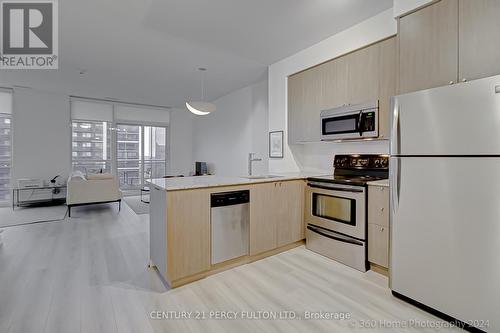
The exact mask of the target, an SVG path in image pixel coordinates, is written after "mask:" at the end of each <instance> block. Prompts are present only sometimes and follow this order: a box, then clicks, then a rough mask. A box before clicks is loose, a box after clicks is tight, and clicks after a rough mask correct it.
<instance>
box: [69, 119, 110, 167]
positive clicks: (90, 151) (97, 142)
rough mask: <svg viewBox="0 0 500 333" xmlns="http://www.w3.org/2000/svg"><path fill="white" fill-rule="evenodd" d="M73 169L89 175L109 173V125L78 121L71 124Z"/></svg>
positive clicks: (100, 122) (101, 122) (102, 122)
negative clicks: (101, 172)
mask: <svg viewBox="0 0 500 333" xmlns="http://www.w3.org/2000/svg"><path fill="white" fill-rule="evenodd" d="M71 128H72V131H73V134H72V137H73V142H72V145H71V146H72V147H73V151H72V154H71V155H72V164H73V169H75V170H83V171H85V172H89V173H95V172H100V171H101V170H102V171H103V172H111V155H110V143H111V135H110V133H109V124H108V123H107V122H105V121H92V122H91V121H80V120H73V123H72V126H71Z"/></svg>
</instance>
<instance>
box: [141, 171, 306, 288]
mask: <svg viewBox="0 0 500 333" xmlns="http://www.w3.org/2000/svg"><path fill="white" fill-rule="evenodd" d="M308 176H311V174H305V173H296V174H283V175H273V176H269V175H268V176H254V177H218V176H201V177H181V178H168V179H153V180H151V182H150V187H151V207H150V258H151V264H152V265H154V266H156V268H157V269H158V272H159V273H160V275H161V276H162V277H163V279H164V280H165V281H166V282H167V283H168V284H169V285H170V286H171V287H172V288H174V287H177V286H180V285H183V284H186V283H189V282H191V281H195V280H198V279H201V278H204V277H206V276H208V275H211V274H214V273H217V272H219V271H222V270H225V269H228V268H231V267H235V266H238V265H241V264H245V263H249V262H252V261H255V260H259V259H262V258H264V257H267V256H270V255H273V254H276V253H279V252H282V251H285V250H288V249H290V248H293V247H296V246H299V245H301V244H303V240H304V229H305V228H304V189H305V185H306V182H305V179H306V178H307V177H308ZM236 191H238V192H240V191H243V192H247V193H248V195H247V198H248V200H247V201H248V208H247V215H248V223H247V224H248V226H247V230H248V232H247V233H246V234H245V235H247V236H246V237H248V238H245V239H242V240H241V241H242V242H246V244H248V250H246V252H245V254H244V255H242V256H239V257H237V258H233V259H230V260H226V261H223V262H217V263H214V262H213V260H212V251H214V248H215V247H216V246H217V245H219V244H212V237H211V236H212V217H211V206H213V199H211V198H212V196H213V195H214V194H219V193H227V192H236ZM211 200H212V205H211ZM224 242H226V239H224ZM218 243H221V242H218Z"/></svg>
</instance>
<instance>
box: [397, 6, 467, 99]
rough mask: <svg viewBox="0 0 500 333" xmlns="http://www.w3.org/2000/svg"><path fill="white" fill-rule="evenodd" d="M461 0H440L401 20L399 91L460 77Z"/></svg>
mask: <svg viewBox="0 0 500 333" xmlns="http://www.w3.org/2000/svg"><path fill="white" fill-rule="evenodd" d="M457 68H458V0H441V1H439V2H436V3H434V4H432V5H430V6H427V7H425V8H422V9H420V10H418V11H416V12H414V13H411V14H409V15H407V16H403V17H401V18H400V19H399V92H400V93H406V92H410V91H417V90H422V89H428V88H434V87H438V86H444V85H447V84H450V82H453V83H455V82H457V80H458V71H457Z"/></svg>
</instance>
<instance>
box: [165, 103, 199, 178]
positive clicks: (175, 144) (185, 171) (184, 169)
mask: <svg viewBox="0 0 500 333" xmlns="http://www.w3.org/2000/svg"><path fill="white" fill-rule="evenodd" d="M193 118H194V116H192V115H191V113H190V112H189V111H187V110H181V109H173V110H172V111H171V112H170V126H169V130H170V165H169V168H168V171H169V174H170V175H184V176H189V175H190V173H192V172H194V163H193Z"/></svg>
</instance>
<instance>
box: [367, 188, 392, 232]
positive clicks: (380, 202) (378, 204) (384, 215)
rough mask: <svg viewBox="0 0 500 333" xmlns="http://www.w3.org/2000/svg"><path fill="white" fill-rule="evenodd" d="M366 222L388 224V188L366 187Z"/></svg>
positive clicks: (386, 225)
mask: <svg viewBox="0 0 500 333" xmlns="http://www.w3.org/2000/svg"><path fill="white" fill-rule="evenodd" d="M368 223H375V224H378V225H381V226H385V227H388V226H389V188H388V187H384V186H369V187H368Z"/></svg>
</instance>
